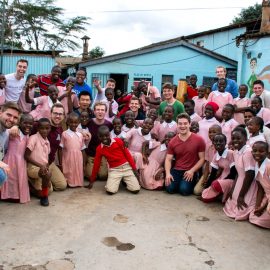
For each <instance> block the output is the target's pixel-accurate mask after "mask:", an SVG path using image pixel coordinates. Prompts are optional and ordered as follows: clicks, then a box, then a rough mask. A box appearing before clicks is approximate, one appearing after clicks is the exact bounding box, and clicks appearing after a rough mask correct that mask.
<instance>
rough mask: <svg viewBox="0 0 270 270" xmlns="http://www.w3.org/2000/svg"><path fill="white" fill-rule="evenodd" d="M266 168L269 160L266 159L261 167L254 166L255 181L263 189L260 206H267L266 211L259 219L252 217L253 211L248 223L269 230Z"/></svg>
mask: <svg viewBox="0 0 270 270" xmlns="http://www.w3.org/2000/svg"><path fill="white" fill-rule="evenodd" d="M266 166H270V160H269V159H268V158H266V159H265V160H264V161H263V163H262V165H261V166H260V167H259V166H258V164H256V166H255V179H256V180H257V181H258V182H259V183H260V184H261V186H262V187H263V189H264V192H265V194H264V198H263V200H262V203H261V205H265V204H267V208H266V210H265V211H264V212H263V214H262V215H261V216H259V217H257V216H256V215H254V210H255V209H254V210H253V211H252V212H251V214H250V215H249V221H250V222H251V223H253V224H256V225H258V226H260V227H263V228H268V229H270V175H269V174H268V173H267V171H266Z"/></svg>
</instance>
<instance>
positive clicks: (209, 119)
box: [198, 102, 220, 143]
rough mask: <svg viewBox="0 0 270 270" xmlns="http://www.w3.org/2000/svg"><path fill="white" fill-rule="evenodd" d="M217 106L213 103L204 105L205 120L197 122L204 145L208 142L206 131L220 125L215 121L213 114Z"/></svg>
mask: <svg viewBox="0 0 270 270" xmlns="http://www.w3.org/2000/svg"><path fill="white" fill-rule="evenodd" d="M218 108H219V107H218V105H217V104H216V103H215V102H208V103H207V104H206V105H205V111H204V113H205V118H203V119H202V120H201V121H199V132H198V135H200V136H201V137H202V138H203V139H204V141H205V143H208V142H209V137H208V131H209V128H210V127H211V126H213V125H220V124H219V122H218V121H217V119H216V118H215V113H216V111H217V110H218Z"/></svg>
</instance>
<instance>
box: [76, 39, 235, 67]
mask: <svg viewBox="0 0 270 270" xmlns="http://www.w3.org/2000/svg"><path fill="white" fill-rule="evenodd" d="M178 46H184V47H188V48H190V49H192V50H195V51H198V52H200V53H202V54H205V55H208V56H211V57H214V58H216V59H219V60H221V61H224V62H226V63H229V64H231V65H233V66H237V61H234V60H232V59H230V58H228V57H225V56H223V55H221V54H218V53H215V52H213V51H210V50H207V49H205V48H202V47H200V46H197V45H194V44H193V43H189V42H187V41H185V40H182V39H180V40H179V39H175V40H174V41H172V40H167V41H164V42H159V43H156V44H152V45H149V46H146V47H142V48H139V49H135V50H132V51H128V52H124V53H120V54H115V55H110V56H105V57H102V58H98V59H94V60H91V61H87V62H82V63H81V64H80V67H87V66H93V65H97V64H101V63H105V62H113V61H116V60H120V59H124V58H128V57H132V56H137V55H142V54H146V53H150V52H155V51H159V50H164V49H168V48H173V47H178Z"/></svg>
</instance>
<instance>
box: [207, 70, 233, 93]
mask: <svg viewBox="0 0 270 270" xmlns="http://www.w3.org/2000/svg"><path fill="white" fill-rule="evenodd" d="M226 73H227V71H226V68H225V67H223V66H217V68H216V74H217V77H218V79H226V82H227V85H226V88H225V91H226V92H229V93H231V95H232V96H233V98H236V97H237V96H238V85H237V83H236V81H234V80H232V79H229V78H226ZM215 90H218V85H217V82H216V83H214V84H213V86H212V91H215Z"/></svg>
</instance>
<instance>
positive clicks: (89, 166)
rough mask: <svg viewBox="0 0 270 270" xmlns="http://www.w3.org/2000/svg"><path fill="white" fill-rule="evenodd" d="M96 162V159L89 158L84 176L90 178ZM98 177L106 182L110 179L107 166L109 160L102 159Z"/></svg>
mask: <svg viewBox="0 0 270 270" xmlns="http://www.w3.org/2000/svg"><path fill="white" fill-rule="evenodd" d="M94 161H95V158H94V157H87V164H86V168H85V173H84V175H85V176H86V177H88V178H90V176H91V174H92V171H93V167H94ZM97 177H98V178H99V179H102V180H106V179H107V177H108V165H107V160H106V158H105V157H102V159H101V163H100V168H99V171H98V175H97Z"/></svg>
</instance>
